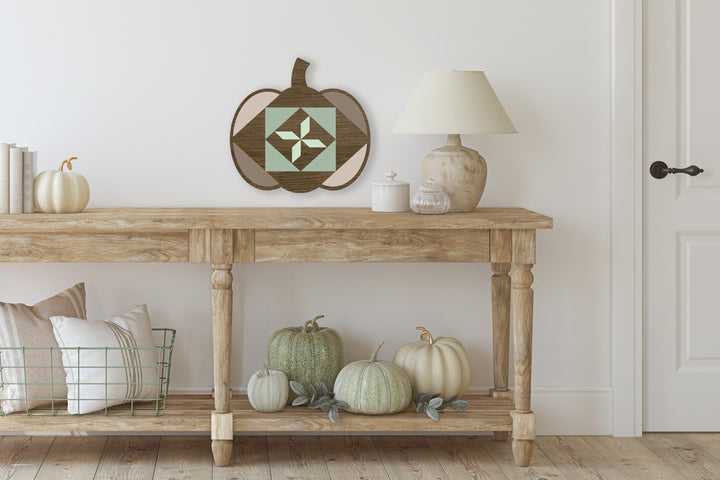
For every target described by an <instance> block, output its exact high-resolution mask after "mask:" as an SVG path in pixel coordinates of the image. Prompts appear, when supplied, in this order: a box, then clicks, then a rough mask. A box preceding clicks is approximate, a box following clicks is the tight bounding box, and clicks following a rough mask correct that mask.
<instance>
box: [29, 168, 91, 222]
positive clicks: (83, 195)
mask: <svg viewBox="0 0 720 480" xmlns="http://www.w3.org/2000/svg"><path fill="white" fill-rule="evenodd" d="M76 159H77V157H72V158H69V159H67V160H65V161H64V162H62V164H61V165H60V168H59V169H58V170H46V171H44V172H42V173H40V175H38V176H37V177H36V178H35V183H34V187H33V190H34V196H35V206H36V207H37V208H38V209H39V210H40V211H41V212H44V213H77V212H79V211H81V210H82V209H83V208H85V207H86V206H87V204H88V202H89V201H90V186H89V185H88V182H87V180H86V179H85V177H83V176H82V175H80V174H79V173H74V172H63V167H64V166H65V165H67V168H68V170H72V164H71V163H70V162H72V161H73V160H76Z"/></svg>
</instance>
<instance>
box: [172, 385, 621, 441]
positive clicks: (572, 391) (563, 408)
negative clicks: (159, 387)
mask: <svg viewBox="0 0 720 480" xmlns="http://www.w3.org/2000/svg"><path fill="white" fill-rule="evenodd" d="M489 388H490V387H489V386H484V387H470V388H469V389H468V393H485V394H487V392H488V389H489ZM210 390H211V389H210V388H209V387H204V388H200V387H179V388H170V393H174V394H203V395H208V394H209V393H210ZM232 390H233V392H236V393H238V394H245V393H247V387H232ZM612 396H613V389H612V387H610V386H572V387H533V388H532V406H533V411H534V412H535V414H536V419H537V433H538V434H540V435H610V434H612V429H611V425H612ZM425 434H427V432H423V435H425ZM473 435H475V433H473Z"/></svg>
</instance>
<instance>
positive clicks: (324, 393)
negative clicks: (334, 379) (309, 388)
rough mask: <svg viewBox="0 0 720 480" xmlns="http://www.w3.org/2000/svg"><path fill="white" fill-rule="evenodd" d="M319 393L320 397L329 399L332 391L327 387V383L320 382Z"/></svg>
mask: <svg viewBox="0 0 720 480" xmlns="http://www.w3.org/2000/svg"><path fill="white" fill-rule="evenodd" d="M318 392H320V395H322V396H323V397H329V396H330V390H328V387H327V385H325V382H320V384H319V385H318Z"/></svg>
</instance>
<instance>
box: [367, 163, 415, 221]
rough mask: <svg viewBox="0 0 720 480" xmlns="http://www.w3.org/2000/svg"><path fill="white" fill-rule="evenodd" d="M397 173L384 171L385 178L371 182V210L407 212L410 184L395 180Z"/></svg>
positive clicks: (408, 208)
mask: <svg viewBox="0 0 720 480" xmlns="http://www.w3.org/2000/svg"><path fill="white" fill-rule="evenodd" d="M396 176H397V173H395V172H393V171H392V170H390V171H388V172H385V180H383V181H380V182H374V183H373V184H372V211H373V212H407V211H408V210H410V184H409V183H408V182H401V181H399V180H395V177H396Z"/></svg>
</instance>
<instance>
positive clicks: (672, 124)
mask: <svg viewBox="0 0 720 480" xmlns="http://www.w3.org/2000/svg"><path fill="white" fill-rule="evenodd" d="M643 9H644V22H643V45H644V47H643V50H644V51H643V57H644V65H643V122H644V127H643V129H644V131H643V137H644V138H643V144H644V145H643V150H644V154H643V155H644V162H645V164H644V179H643V195H644V198H643V204H644V209H645V210H644V258H643V260H644V278H645V285H644V289H645V292H644V294H645V303H644V312H645V313H644V318H643V322H644V337H643V340H644V348H643V351H644V358H643V366H644V372H643V377H644V378H643V382H644V385H643V388H644V392H643V393H644V398H643V403H644V404H643V412H644V414H643V428H644V430H646V431H720V28H718V25H719V24H720V1H719V0H645V2H644V5H643ZM655 161H662V162H665V163H666V164H667V165H668V167H676V168H683V167H688V166H690V165H696V166H698V167H700V168H703V169H704V170H705V171H704V172H703V173H700V174H699V175H697V176H689V175H686V174H683V173H676V174H668V175H667V176H666V177H665V178H663V179H656V178H653V177H652V176H651V175H650V173H649V171H648V170H649V168H650V165H651V164H652V163H653V162H655Z"/></svg>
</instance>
